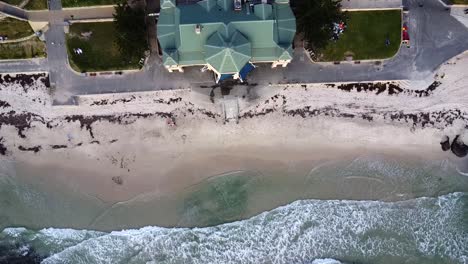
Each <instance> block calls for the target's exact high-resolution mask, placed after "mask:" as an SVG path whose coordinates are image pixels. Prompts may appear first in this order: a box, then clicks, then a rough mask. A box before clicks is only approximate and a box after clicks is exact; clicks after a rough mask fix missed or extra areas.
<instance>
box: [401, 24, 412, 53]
mask: <svg viewBox="0 0 468 264" xmlns="http://www.w3.org/2000/svg"><path fill="white" fill-rule="evenodd" d="M401 36H402V37H401V39H402V43H403V44H406V46H407V47H408V48H409V47H410V36H409V32H408V26H407V24H406V23H404V24H403V28H402V30H401Z"/></svg>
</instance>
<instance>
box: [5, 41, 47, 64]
mask: <svg viewBox="0 0 468 264" xmlns="http://www.w3.org/2000/svg"><path fill="white" fill-rule="evenodd" d="M45 50H46V47H45V44H44V42H42V41H40V40H39V39H38V38H37V37H34V38H32V39H29V40H26V41H22V42H19V43H4V44H0V59H29V58H36V57H45V56H46V51H45Z"/></svg>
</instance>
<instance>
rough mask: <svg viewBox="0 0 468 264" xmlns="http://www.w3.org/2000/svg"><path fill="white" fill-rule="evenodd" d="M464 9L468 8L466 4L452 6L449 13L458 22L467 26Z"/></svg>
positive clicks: (466, 16) (466, 15)
mask: <svg viewBox="0 0 468 264" xmlns="http://www.w3.org/2000/svg"><path fill="white" fill-rule="evenodd" d="M465 9H468V5H466V6H452V8H451V9H450V15H451V16H453V17H454V18H456V19H457V20H458V21H460V23H462V24H463V25H465V27H467V28H468V14H465Z"/></svg>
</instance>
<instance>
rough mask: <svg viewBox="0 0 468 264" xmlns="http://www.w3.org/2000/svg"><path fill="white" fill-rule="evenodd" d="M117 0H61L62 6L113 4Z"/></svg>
mask: <svg viewBox="0 0 468 264" xmlns="http://www.w3.org/2000/svg"><path fill="white" fill-rule="evenodd" d="M116 3H117V0H62V6H63V7H79V6H96V5H115V4H116Z"/></svg>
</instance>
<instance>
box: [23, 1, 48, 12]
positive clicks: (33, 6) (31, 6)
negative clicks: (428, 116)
mask: <svg viewBox="0 0 468 264" xmlns="http://www.w3.org/2000/svg"><path fill="white" fill-rule="evenodd" d="M24 9H27V10H43V9H47V0H29V2H28V3H27V4H26V5H25V6H24Z"/></svg>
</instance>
